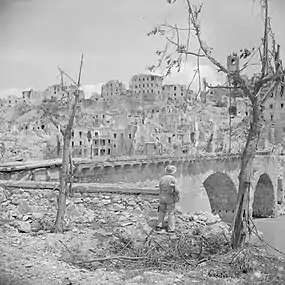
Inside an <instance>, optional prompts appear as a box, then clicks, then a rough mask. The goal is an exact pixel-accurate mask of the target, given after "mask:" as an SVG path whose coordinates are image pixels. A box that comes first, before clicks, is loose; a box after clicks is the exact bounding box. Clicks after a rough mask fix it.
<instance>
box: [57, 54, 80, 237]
mask: <svg viewBox="0 0 285 285" xmlns="http://www.w3.org/2000/svg"><path fill="white" fill-rule="evenodd" d="M82 64H83V54H82V56H81V64H80V70H79V76H78V83H77V87H76V90H75V91H74V93H73V94H74V97H75V98H74V103H73V105H72V108H71V114H70V117H69V120H68V124H67V127H66V130H65V131H64V132H63V133H64V136H63V142H64V143H63V153H62V167H61V176H60V186H59V196H58V208H57V214H56V220H55V224H54V232H55V233H58V232H62V230H63V220H64V215H65V210H66V199H67V196H68V194H69V187H68V183H69V181H70V172H69V167H70V165H69V162H70V160H71V158H70V157H71V156H70V142H71V133H72V128H73V124H74V118H75V114H76V110H77V105H78V101H79V90H78V88H79V85H80V78H81V70H82ZM71 95H72V94H71Z"/></svg>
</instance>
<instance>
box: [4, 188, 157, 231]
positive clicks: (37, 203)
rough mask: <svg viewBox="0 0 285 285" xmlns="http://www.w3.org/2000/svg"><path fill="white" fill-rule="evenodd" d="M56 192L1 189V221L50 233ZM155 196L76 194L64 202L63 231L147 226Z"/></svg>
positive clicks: (153, 206)
mask: <svg viewBox="0 0 285 285" xmlns="http://www.w3.org/2000/svg"><path fill="white" fill-rule="evenodd" d="M56 206H57V192H55V191H52V190H31V189H19V188H14V189H13V188H12V189H11V188H10V189H4V188H0V222H2V223H5V222H9V223H12V224H13V225H14V226H16V227H17V228H18V229H19V231H22V232H30V231H37V232H38V231H41V230H49V229H51V227H52V226H53V223H54V221H55V215H56ZM157 207H158V197H157V196H156V195H149V194H148V195H141V194H118V193H83V194H81V193H75V194H74V197H72V198H69V199H68V200H67V210H66V224H65V228H67V229H72V227H74V226H80V227H84V225H86V224H88V225H91V226H92V227H98V228H100V227H102V226H105V227H106V226H107V227H108V226H110V225H111V224H114V223H115V224H117V225H119V226H122V227H125V226H129V225H132V224H134V225H137V226H139V225H141V227H146V225H147V223H146V222H145V217H146V216H147V217H151V216H152V217H156V216H157Z"/></svg>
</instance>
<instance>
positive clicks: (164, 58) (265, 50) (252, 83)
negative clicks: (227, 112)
mask: <svg viewBox="0 0 285 285" xmlns="http://www.w3.org/2000/svg"><path fill="white" fill-rule="evenodd" d="M176 1H177V0H167V2H168V3H170V4H172V3H174V2H176ZM181 1H183V2H184V3H185V5H186V8H187V11H188V14H187V16H188V22H187V26H186V27H183V28H180V27H178V26H177V25H176V24H174V25H170V24H163V25H159V26H157V27H155V28H154V30H153V31H151V32H150V33H149V35H161V36H163V37H165V39H166V48H165V49H164V50H163V51H157V54H158V55H159V57H160V58H159V61H158V64H157V65H154V66H152V67H150V70H155V69H156V68H158V67H163V66H164V68H166V75H169V74H171V70H172V69H173V68H175V67H176V68H177V69H178V71H179V70H180V68H181V66H182V64H183V59H185V60H187V58H188V57H189V56H194V57H196V58H197V59H200V58H205V59H207V60H208V61H210V63H211V64H212V65H214V66H215V67H216V68H217V69H218V72H222V73H224V74H225V75H226V76H227V80H228V81H231V82H232V86H229V85H228V84H226V83H227V82H226V83H225V84H224V85H222V86H210V85H207V87H208V88H216V87H220V88H221V87H222V88H227V89H229V90H232V89H233V88H235V89H239V90H241V92H242V93H243V95H244V96H246V97H247V98H248V99H249V100H250V102H251V109H252V112H251V113H250V114H249V116H250V120H249V121H250V127H249V130H248V134H247V140H246V144H245V146H244V149H243V153H242V157H241V170H240V173H239V186H238V201H237V207H236V211H235V217H234V228H233V234H232V247H233V248H234V249H235V248H238V247H240V246H242V245H243V244H244V242H245V240H246V237H247V236H248V235H249V234H250V228H251V225H250V224H251V222H250V221H251V217H250V215H251V214H250V211H249V192H250V184H251V172H252V162H253V159H254V156H255V152H256V149H257V146H258V140H259V135H260V133H261V130H262V128H263V126H264V119H263V116H262V111H263V109H264V103H265V102H266V100H267V99H268V98H269V97H270V96H271V95H272V94H273V93H274V92H277V91H278V90H280V89H279V86H283V85H284V83H283V82H284V71H283V68H282V62H281V60H280V45H278V44H276V41H275V38H274V33H273V31H272V29H271V25H270V18H269V15H268V0H261V1H260V3H261V8H262V10H263V11H264V15H265V21H264V35H263V39H262V43H261V44H260V45H259V46H258V47H257V48H253V49H252V50H248V49H243V50H242V51H241V54H240V58H243V59H244V60H245V63H244V65H243V67H242V68H241V69H239V70H229V69H228V68H226V67H225V66H224V65H223V64H221V63H220V62H219V61H218V60H217V59H216V58H215V57H214V56H213V55H212V49H211V48H210V47H208V46H207V44H206V43H205V42H204V40H203V39H202V35H201V27H200V21H199V15H200V14H201V11H202V8H203V5H199V6H197V5H194V4H193V1H191V0H181ZM183 33H184V37H183V35H182V34H183ZM185 33H186V36H185ZM190 35H191V40H192V39H193V38H194V39H195V42H194V43H193V42H191V47H190V44H189V42H190V40H189V39H190ZM183 38H184V42H182V39H183ZM269 44H271V45H272V48H271V49H269ZM195 47H196V49H197V50H198V51H196V50H193V48H195ZM171 48H172V50H171ZM258 56H259V58H258V61H259V65H260V72H259V73H257V74H255V75H254V76H253V77H252V78H251V80H246V79H244V77H243V76H242V72H243V71H245V70H246V69H247V68H248V67H249V66H251V65H253V63H252V61H253V59H255V58H256V57H258ZM198 73H200V69H199V60H197V68H196V72H195V74H194V76H196V74H198ZM192 81H193V80H192ZM199 81H200V80H199ZM200 86H201V85H200V84H199V92H198V94H199V93H200V92H201V87H200ZM282 89H283V87H282Z"/></svg>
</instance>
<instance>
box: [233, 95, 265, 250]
mask: <svg viewBox="0 0 285 285" xmlns="http://www.w3.org/2000/svg"><path fill="white" fill-rule="evenodd" d="M252 105H253V107H252V110H253V113H252V122H251V124H250V130H249V134H248V137H247V141H246V145H245V148H244V150H243V154H242V161H241V170H240V174H239V188H238V202H237V207H236V211H235V218H234V229H233V233H232V247H233V249H236V248H238V247H240V246H242V245H243V244H244V242H245V240H246V237H247V236H248V234H249V231H248V229H249V227H248V226H249V225H250V215H251V213H250V211H249V191H250V182H251V174H252V162H253V159H254V156H255V151H256V148H257V145H258V140H259V134H260V131H261V126H262V121H261V120H262V118H261V110H260V106H259V105H258V103H257V101H256V99H255V100H254V101H253V102H252Z"/></svg>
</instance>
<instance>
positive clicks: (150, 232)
mask: <svg viewBox="0 0 285 285" xmlns="http://www.w3.org/2000/svg"><path fill="white" fill-rule="evenodd" d="M154 229H155V226H153V227H152V229H151V230H150V231H149V233H148V234H147V235H146V237H145V239H144V243H143V244H144V245H145V244H146V242H147V239H148V238H149V236H150V235H151V234H152V232H153V231H154Z"/></svg>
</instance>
